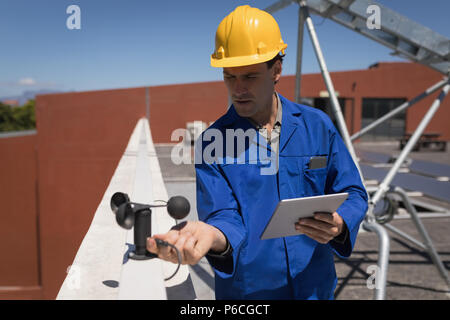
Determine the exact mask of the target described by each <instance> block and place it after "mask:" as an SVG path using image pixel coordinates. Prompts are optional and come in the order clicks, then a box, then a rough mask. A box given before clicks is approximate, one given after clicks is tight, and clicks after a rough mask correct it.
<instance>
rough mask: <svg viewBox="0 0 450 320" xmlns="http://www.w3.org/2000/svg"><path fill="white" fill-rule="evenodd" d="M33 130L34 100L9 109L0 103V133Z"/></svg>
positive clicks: (34, 125) (34, 118)
mask: <svg viewBox="0 0 450 320" xmlns="http://www.w3.org/2000/svg"><path fill="white" fill-rule="evenodd" d="M35 128H36V117H35V100H29V101H28V102H27V103H25V104H24V105H23V106H21V107H11V106H9V105H6V104H3V103H1V102H0V132H6V131H21V130H32V129H35Z"/></svg>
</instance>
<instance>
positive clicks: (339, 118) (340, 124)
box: [300, 2, 364, 181]
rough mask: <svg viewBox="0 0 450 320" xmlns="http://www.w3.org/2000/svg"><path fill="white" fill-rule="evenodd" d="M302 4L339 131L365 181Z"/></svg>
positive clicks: (311, 24) (307, 13)
mask: <svg viewBox="0 0 450 320" xmlns="http://www.w3.org/2000/svg"><path fill="white" fill-rule="evenodd" d="M300 6H301V7H303V10H304V14H305V22H306V27H307V29H308V32H309V36H310V38H311V42H312V44H313V48H314V52H315V53H316V57H317V61H318V62H319V66H320V70H321V72H322V76H323V79H324V81H325V85H326V87H327V90H328V94H329V96H330V101H331V105H332V109H333V113H334V115H335V117H336V121H337V125H338V127H339V131H340V133H341V136H342V139H343V140H344V142H345V145H346V146H347V149H348V151H349V153H350V155H351V157H352V158H353V162H354V163H355V165H356V167H357V169H358V171H359V175H360V177H361V180H362V181H364V179H363V175H362V172H361V168H360V167H359V164H358V161H357V158H356V153H355V149H354V148H353V145H352V141H351V140H350V135H349V134H348V130H347V126H346V124H345V120H344V116H343V115H342V111H341V107H340V105H339V101H338V99H337V97H336V92H335V91H334V86H333V82H332V81H331V77H330V74H329V72H328V69H327V65H326V63H325V59H324V57H323V53H322V50H321V49H320V44H319V40H318V38H317V34H316V31H315V29H314V25H313V23H312V19H311V16H310V14H309V10H308V6H307V5H305V4H304V2H300Z"/></svg>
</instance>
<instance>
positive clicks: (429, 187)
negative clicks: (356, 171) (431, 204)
mask: <svg viewBox="0 0 450 320" xmlns="http://www.w3.org/2000/svg"><path fill="white" fill-rule="evenodd" d="M360 167H361V170H362V173H363V176H364V178H365V179H376V180H378V181H380V182H381V181H383V179H384V178H385V177H386V174H387V172H388V169H385V168H375V167H372V166H370V165H367V164H361V163H360ZM392 185H393V186H398V187H401V188H403V189H405V190H413V191H420V192H423V193H424V194H426V195H428V196H430V197H433V198H436V199H439V200H443V201H447V202H450V183H449V182H445V181H438V180H436V179H434V178H429V177H424V176H420V175H418V174H414V173H401V172H399V173H397V174H396V175H395V177H394V179H393V180H392Z"/></svg>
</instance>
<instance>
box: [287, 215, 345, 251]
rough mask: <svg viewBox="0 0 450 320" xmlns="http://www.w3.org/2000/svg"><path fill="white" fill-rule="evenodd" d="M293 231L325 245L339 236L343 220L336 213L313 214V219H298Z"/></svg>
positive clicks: (342, 227)
mask: <svg viewBox="0 0 450 320" xmlns="http://www.w3.org/2000/svg"><path fill="white" fill-rule="evenodd" d="M295 229H296V230H297V231H299V232H300V233H303V234H305V235H307V236H308V237H310V238H312V239H314V240H316V241H317V242H319V243H322V244H326V243H328V242H329V241H330V240H333V239H334V238H335V237H337V236H338V235H340V234H341V232H342V230H343V229H344V220H343V219H342V218H341V216H340V215H339V214H338V213H337V212H333V213H328V212H315V213H314V218H303V219H298V222H296V223H295Z"/></svg>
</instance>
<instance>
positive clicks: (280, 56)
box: [266, 53, 285, 69]
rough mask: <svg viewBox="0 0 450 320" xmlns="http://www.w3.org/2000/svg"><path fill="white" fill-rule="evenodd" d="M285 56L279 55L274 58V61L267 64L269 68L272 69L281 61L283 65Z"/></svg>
mask: <svg viewBox="0 0 450 320" xmlns="http://www.w3.org/2000/svg"><path fill="white" fill-rule="evenodd" d="M284 56H285V55H284V54H280V53H279V54H277V55H276V56H275V57H273V58H272V60H269V61H266V63H267V68H269V69H270V68H272V66H273V65H274V64H275V62H277V61H278V60H280V62H281V63H283V58H284Z"/></svg>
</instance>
